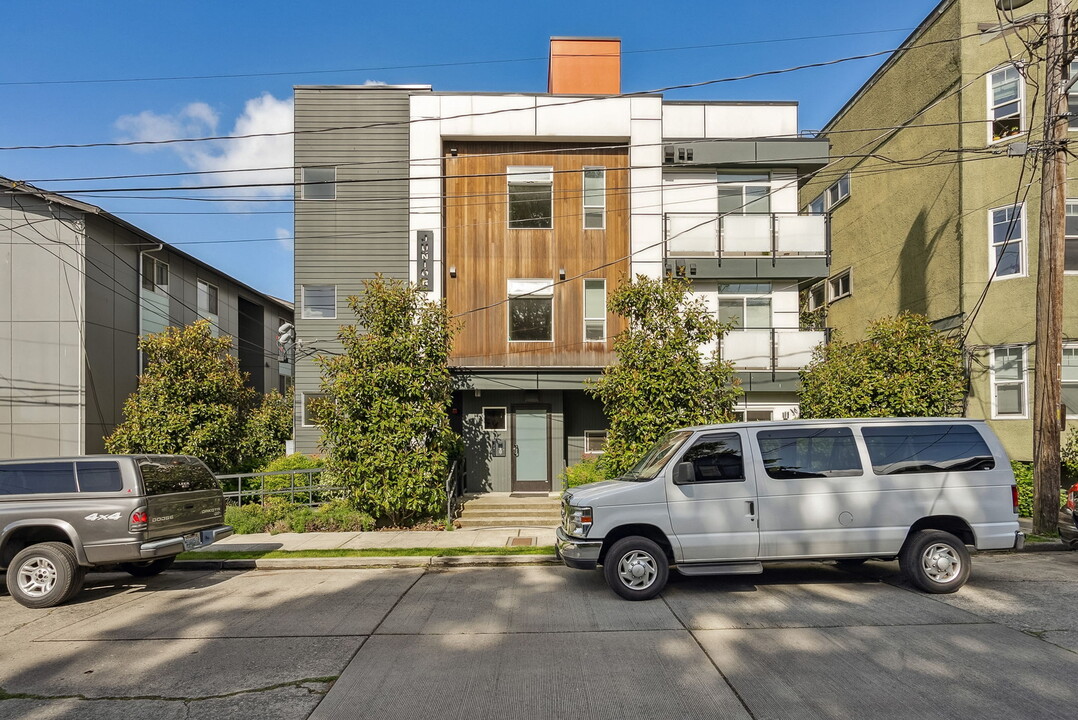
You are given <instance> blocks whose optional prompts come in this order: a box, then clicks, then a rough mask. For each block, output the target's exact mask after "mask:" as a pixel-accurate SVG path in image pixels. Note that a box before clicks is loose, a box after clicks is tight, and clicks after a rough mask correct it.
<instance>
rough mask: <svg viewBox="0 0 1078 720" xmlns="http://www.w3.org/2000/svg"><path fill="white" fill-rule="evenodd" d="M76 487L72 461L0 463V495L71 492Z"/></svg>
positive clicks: (75, 489) (74, 490)
mask: <svg viewBox="0 0 1078 720" xmlns="http://www.w3.org/2000/svg"><path fill="white" fill-rule="evenodd" d="M77 489H78V488H77V486H76V485H75V466H74V464H73V463H69V462H65V463H57V462H39V463H18V464H14V465H0V495H29V494H36V493H73V492H76V491H77Z"/></svg>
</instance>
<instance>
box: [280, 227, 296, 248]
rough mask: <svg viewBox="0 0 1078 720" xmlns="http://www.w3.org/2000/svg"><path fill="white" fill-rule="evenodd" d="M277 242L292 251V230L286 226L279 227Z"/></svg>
mask: <svg viewBox="0 0 1078 720" xmlns="http://www.w3.org/2000/svg"><path fill="white" fill-rule="evenodd" d="M277 243H278V244H279V245H280V246H281V247H282V248H283V249H285V250H288V251H289V252H291V251H292V248H293V245H294V243H293V242H292V232H291V231H290V230H285V229H284V228H277Z"/></svg>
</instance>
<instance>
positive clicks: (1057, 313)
mask: <svg viewBox="0 0 1078 720" xmlns="http://www.w3.org/2000/svg"><path fill="white" fill-rule="evenodd" d="M1066 32H1067V22H1066V12H1065V8H1064V1H1063V0H1048V36H1047V41H1046V43H1045V53H1046V62H1045V79H1044V96H1045V98H1044V143H1043V149H1042V151H1041V223H1040V243H1039V245H1038V248H1039V249H1038V253H1037V347H1036V355H1035V357H1034V365H1033V368H1034V370H1033V372H1034V382H1033V393H1034V397H1033V532H1035V533H1037V534H1038V535H1048V534H1053V533H1055V532H1056V530H1057V522H1058V513H1059V486H1060V478H1059V474H1060V473H1059V436H1060V365H1061V363H1062V361H1063V248H1064V240H1063V238H1064V223H1065V222H1066V188H1067V146H1066V141H1067V124H1068V118H1067V95H1066V92H1065V90H1064V80H1063V77H1064V75H1063V69H1064V67H1065V66H1066V65H1067V63H1068V61H1069V43H1068V42H1067V37H1066Z"/></svg>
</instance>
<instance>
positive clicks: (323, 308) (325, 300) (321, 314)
mask: <svg viewBox="0 0 1078 720" xmlns="http://www.w3.org/2000/svg"><path fill="white" fill-rule="evenodd" d="M300 294H301V298H300V300H301V302H302V305H303V308H302V317H304V318H307V319H310V320H332V319H333V318H335V317H337V286H336V285H303V286H301V287H300Z"/></svg>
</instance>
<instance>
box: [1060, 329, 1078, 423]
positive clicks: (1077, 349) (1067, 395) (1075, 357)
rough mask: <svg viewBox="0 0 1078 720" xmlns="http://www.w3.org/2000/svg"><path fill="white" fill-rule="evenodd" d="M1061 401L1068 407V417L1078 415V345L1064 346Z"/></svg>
mask: <svg viewBox="0 0 1078 720" xmlns="http://www.w3.org/2000/svg"><path fill="white" fill-rule="evenodd" d="M1060 380H1062V382H1063V386H1062V388H1061V390H1062V394H1061V398H1060V400H1061V402H1062V403H1063V405H1064V407H1066V408H1067V417H1069V418H1075V417H1078V345H1064V346H1063V367H1062V368H1061V372H1060Z"/></svg>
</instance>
